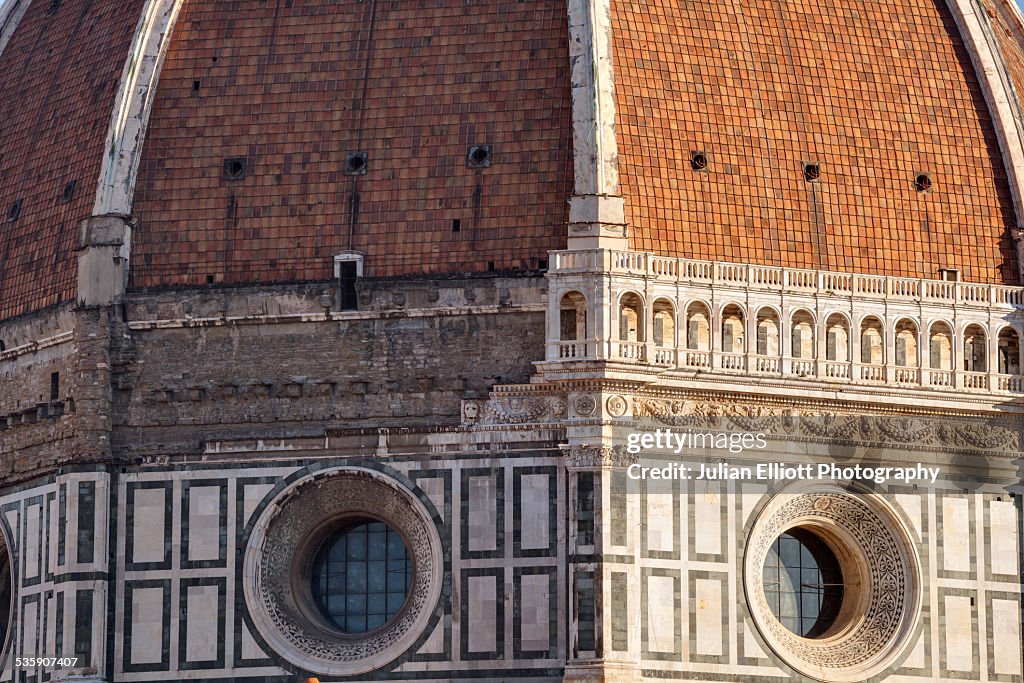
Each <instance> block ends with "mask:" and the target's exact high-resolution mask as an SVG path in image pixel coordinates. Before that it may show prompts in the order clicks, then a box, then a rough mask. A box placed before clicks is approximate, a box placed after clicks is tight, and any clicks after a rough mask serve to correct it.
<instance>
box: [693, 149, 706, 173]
mask: <svg viewBox="0 0 1024 683" xmlns="http://www.w3.org/2000/svg"><path fill="white" fill-rule="evenodd" d="M690 168H692V169H693V170H694V171H706V170H707V168H708V155H707V154H705V153H704V152H691V153H690Z"/></svg>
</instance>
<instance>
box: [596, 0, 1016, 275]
mask: <svg viewBox="0 0 1024 683" xmlns="http://www.w3.org/2000/svg"><path fill="white" fill-rule="evenodd" d="M611 5H612V24H613V31H614V34H613V41H614V59H615V71H616V84H615V88H616V98H617V116H618V127H617V133H618V145H619V148H618V149H619V165H620V168H619V171H620V180H621V185H622V192H623V194H624V195H625V197H626V218H627V221H628V223H629V224H630V230H631V241H630V246H631V248H634V249H640V250H646V251H654V252H658V253H662V254H671V255H677V256H687V257H692V258H706V259H717V260H726V261H737V262H750V263H762V264H769V265H780V266H791V267H805V268H821V269H832V270H840V271H847V272H857V273H877V274H880V275H898V276H909V277H937V276H938V269H939V268H944V267H952V268H959V269H960V270H961V272H962V276H963V278H964V279H968V280H975V281H981V282H995V283H1008V284H1014V283H1016V282H1018V278H1019V274H1018V272H1017V267H1016V265H1015V263H1016V254H1015V249H1014V246H1013V244H1012V243H1011V239H1010V236H1009V230H1010V228H1011V227H1012V226H1014V225H1015V217H1014V211H1013V205H1012V200H1011V195H1010V190H1009V186H1008V183H1007V179H1006V176H1005V170H1004V166H1003V162H1002V158H1001V155H1000V151H999V146H998V142H997V139H996V137H995V134H994V128H993V125H992V122H991V120H990V116H989V112H988V108H987V107H986V104H985V101H984V98H983V95H982V92H981V89H980V87H979V84H978V80H977V76H976V74H975V73H974V70H973V67H972V65H971V61H970V56H969V55H968V53H967V51H966V49H965V47H964V44H963V41H962V40H961V38H960V34H959V30H958V29H957V27H956V24H955V23H954V21H953V18H952V16H951V15H950V13H949V11H948V9H947V8H946V3H945V2H933V1H932V0H912V1H911V2H896V1H895V0H869V1H868V2H864V3H842V2H840V3H825V4H822V3H820V2H796V3H793V2H781V1H780V0H756V1H754V2H743V3H729V2H715V3H693V2H681V1H679V0H653V1H647V0H645V1H644V2H638V1H636V0H613V1H612V3H611ZM1002 38H1003V40H1002V42H1003V43H1004V45H1005V43H1007V42H1012V41H1008V40H1005V39H1006V36H1005V35H1003V36H1002ZM1013 52H1019V48H1017V49H1016V50H1014V51H1013ZM1011 61H1013V62H1014V63H1015V64H1016V65H1018V66H1019V61H1020V60H1019V56H1018V55H1017V54H1012V55H1011ZM693 151H703V152H705V154H706V155H707V158H708V160H709V165H708V168H707V170H706V171H701V172H698V171H694V170H692V169H691V167H690V155H691V152H693ZM812 162H813V163H818V164H820V169H821V178H820V180H818V181H816V182H808V181H806V180H805V179H804V175H803V166H804V164H805V163H812ZM920 173H928V174H930V176H931V180H932V187H931V189H930V190H929V191H927V192H918V191H916V190H915V187H914V180H915V177H916V176H917V175H918V174H920Z"/></svg>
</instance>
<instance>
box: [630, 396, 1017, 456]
mask: <svg viewBox="0 0 1024 683" xmlns="http://www.w3.org/2000/svg"><path fill="white" fill-rule="evenodd" d="M632 406H633V416H634V417H636V418H651V419H653V420H654V421H656V422H658V423H661V424H664V425H668V426H677V427H699V428H709V429H733V430H738V431H748V432H765V433H769V434H776V435H779V436H805V437H812V438H819V439H828V440H844V441H859V442H865V443H877V442H884V443H886V444H891V445H893V446H896V447H900V446H903V447H914V446H936V447H942V448H956V449H971V450H990V451H999V452H1018V451H1020V450H1022V449H1024V444H1022V438H1021V437H1022V433H1021V431H1020V430H1016V429H1013V428H1011V427H1007V426H1005V425H1001V424H998V423H995V421H994V420H990V419H984V418H976V417H970V416H964V417H959V418H933V417H907V416H888V415H864V414H852V413H850V414H842V413H833V414H822V413H821V412H819V411H816V410H811V409H802V408H784V407H779V406H764V405H752V404H744V403H739V402H737V403H726V402H713V401H700V402H691V401H684V400H678V399H660V398H640V397H634V398H633V400H632Z"/></svg>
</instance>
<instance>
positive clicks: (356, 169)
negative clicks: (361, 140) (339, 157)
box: [345, 152, 366, 175]
mask: <svg viewBox="0 0 1024 683" xmlns="http://www.w3.org/2000/svg"><path fill="white" fill-rule="evenodd" d="M345 174H346V175H365V174H366V152H349V153H348V154H347V155H345Z"/></svg>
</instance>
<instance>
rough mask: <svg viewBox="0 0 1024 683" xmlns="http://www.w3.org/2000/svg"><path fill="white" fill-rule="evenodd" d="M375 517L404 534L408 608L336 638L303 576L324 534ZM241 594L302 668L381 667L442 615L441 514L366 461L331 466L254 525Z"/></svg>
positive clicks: (293, 487) (338, 672)
mask: <svg viewBox="0 0 1024 683" xmlns="http://www.w3.org/2000/svg"><path fill="white" fill-rule="evenodd" d="M353 517H361V518H366V517H370V518H373V519H377V520H380V521H382V522H384V523H385V524H388V525H389V526H391V527H392V528H394V529H395V530H396V531H398V532H399V534H401V536H402V538H403V539H404V540H405V541H406V545H407V548H408V550H409V553H410V555H411V557H412V565H413V575H412V581H411V584H410V588H409V595H408V597H407V599H406V604H405V605H404V606H403V608H402V610H401V611H400V612H399V613H398V614H397V615H395V616H394V617H393V618H392V619H391V620H389V621H388V623H387V624H385V625H384V626H383V627H381V628H379V629H376V630H374V631H371V632H369V633H365V634H346V635H341V634H339V632H338V630H337V629H335V628H331V627H330V626H328V625H327V624H326V623H325V620H324V619H322V618H320V617H319V615H318V614H317V611H316V610H315V608H314V607H313V606H312V605H311V603H310V600H309V597H308V591H306V590H304V589H303V586H302V581H303V580H308V578H309V577H308V572H307V571H306V569H307V568H308V565H309V560H310V559H311V557H308V556H309V554H310V553H315V552H316V550H317V548H318V540H319V539H322V537H323V534H324V530H325V529H326V528H329V527H330V526H331V525H334V524H337V523H339V522H340V521H342V520H344V519H346V518H353ZM243 562H244V566H243V571H244V574H243V575H244V577H245V579H244V586H243V590H244V594H245V600H246V604H247V605H248V607H249V612H250V615H251V616H252V621H253V625H254V626H255V627H256V630H257V631H258V632H259V634H260V635H261V636H262V637H263V639H264V641H265V642H266V644H267V645H268V646H269V647H270V648H271V649H272V650H273V651H275V652H276V653H278V654H279V655H280V656H281V657H283V658H284V659H286V660H288V661H289V662H291V663H292V664H294V665H295V666H296V667H298V668H299V669H301V670H302V671H308V672H311V673H317V674H321V675H326V676H353V675H360V674H364V673H367V672H370V671H374V670H377V669H381V668H384V667H386V666H388V665H390V664H393V663H394V662H395V661H396V660H398V659H400V658H401V657H402V656H404V655H406V654H407V653H408V652H409V651H410V650H411V649H413V648H414V647H416V646H417V645H418V643H419V642H420V640H421V638H423V637H425V636H426V635H427V634H429V633H430V630H431V629H432V628H433V627H434V625H435V624H436V621H437V619H438V617H439V615H440V598H441V595H442V591H443V588H444V585H445V576H444V571H445V570H444V550H443V546H442V543H441V538H440V535H439V534H438V530H437V524H436V523H435V518H434V512H433V511H432V510H428V509H427V507H426V506H425V505H424V503H423V502H422V501H421V500H420V499H419V497H418V496H417V495H416V494H415V493H414V492H413V491H411V490H410V489H409V488H407V486H406V485H405V484H403V483H402V482H401V481H399V480H398V479H397V478H394V477H391V476H388V475H387V474H385V473H383V472H380V471H377V470H374V469H370V468H368V467H366V468H364V467H354V466H353V467H331V468H325V469H321V470H317V471H313V472H311V473H310V474H308V475H307V476H303V477H300V478H298V479H296V480H295V481H294V482H292V483H290V484H289V485H288V486H286V487H284V488H283V489H282V490H281V491H279V492H278V493H277V495H275V496H274V498H273V500H271V501H270V502H269V503H268V504H267V505H266V507H265V508H264V509H263V511H262V512H261V513H260V515H259V517H258V519H257V520H256V522H255V523H254V525H253V527H252V530H251V532H250V535H249V540H248V543H247V544H246V549H245V556H244V560H243Z"/></svg>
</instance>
